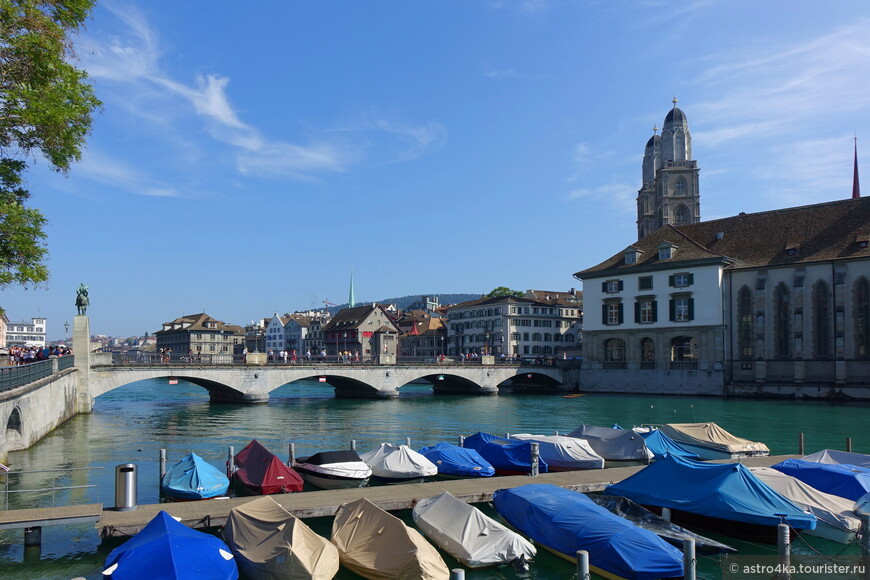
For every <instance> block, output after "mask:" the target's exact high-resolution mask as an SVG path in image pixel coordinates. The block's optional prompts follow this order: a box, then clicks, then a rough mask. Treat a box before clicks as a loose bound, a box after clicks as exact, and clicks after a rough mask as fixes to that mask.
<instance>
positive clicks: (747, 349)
mask: <svg viewBox="0 0 870 580" xmlns="http://www.w3.org/2000/svg"><path fill="white" fill-rule="evenodd" d="M752 318H753V316H752V292H751V291H750V290H749V288H748V287H746V286H743V288H741V289H740V292H738V293H737V345H738V349H739V352H740V358H742V359H747V360H748V359H751V358H752V355H753V354H754V352H753V350H754V349H753V341H752V324H753V320H752Z"/></svg>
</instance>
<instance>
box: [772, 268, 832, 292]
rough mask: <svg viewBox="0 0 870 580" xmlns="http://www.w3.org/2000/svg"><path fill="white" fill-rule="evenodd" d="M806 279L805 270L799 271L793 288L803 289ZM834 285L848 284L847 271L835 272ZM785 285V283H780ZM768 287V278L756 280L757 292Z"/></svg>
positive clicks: (793, 280) (795, 276)
mask: <svg viewBox="0 0 870 580" xmlns="http://www.w3.org/2000/svg"><path fill="white" fill-rule="evenodd" d="M805 278H806V272H805V271H804V270H798V271H796V272H795V274H794V278H793V279H792V286H793V287H795V288H803V286H804V279H805ZM820 282H824V280H820ZM832 282H833V283H834V284H844V283H845V282H846V271H845V270H836V271H834V275H833V280H832ZM780 284H783V282H780ZM766 287H767V276H759V277H758V279H756V280H755V289H756V290H759V291H760V290H764V289H765V288H766Z"/></svg>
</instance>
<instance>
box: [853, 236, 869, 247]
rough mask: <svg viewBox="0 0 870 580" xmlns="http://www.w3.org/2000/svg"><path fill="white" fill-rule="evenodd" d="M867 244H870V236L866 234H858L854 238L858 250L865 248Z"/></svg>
mask: <svg viewBox="0 0 870 580" xmlns="http://www.w3.org/2000/svg"><path fill="white" fill-rule="evenodd" d="M867 242H870V235H867V234H858V235H857V236H855V245H856V246H858V247H859V248H866V247H867V245H868V244H867Z"/></svg>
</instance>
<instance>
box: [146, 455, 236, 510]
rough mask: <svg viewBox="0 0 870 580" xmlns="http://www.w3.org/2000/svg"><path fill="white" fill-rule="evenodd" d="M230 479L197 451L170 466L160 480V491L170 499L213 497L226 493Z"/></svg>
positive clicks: (189, 499)
mask: <svg viewBox="0 0 870 580" xmlns="http://www.w3.org/2000/svg"><path fill="white" fill-rule="evenodd" d="M229 486H230V480H229V478H227V476H226V475H224V474H223V472H221V470H219V469H218V468H217V467H214V466H213V465H211V464H209V463H207V462H206V461H205V460H204V459H203V458H202V457H200V456H199V455H197V454H196V453H189V454H187V456H185V457H184V459H182V460H181V461H179V462H178V463H176V464H175V465H173V466H172V467H170V468H169V469H168V470H167V471H166V473H165V474H164V475H163V477H162V478H161V480H160V493H161V494H163V497H165V498H166V499H167V500H169V501H192V500H199V499H211V498H215V497H220V496H223V495H226V493H227V489H228V488H229Z"/></svg>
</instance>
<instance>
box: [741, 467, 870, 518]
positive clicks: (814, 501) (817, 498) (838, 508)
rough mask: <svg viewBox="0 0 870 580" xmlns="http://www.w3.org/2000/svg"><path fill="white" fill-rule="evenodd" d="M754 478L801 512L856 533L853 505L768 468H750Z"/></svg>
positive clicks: (849, 501)
mask: <svg viewBox="0 0 870 580" xmlns="http://www.w3.org/2000/svg"><path fill="white" fill-rule="evenodd" d="M749 469H750V471H752V473H753V474H755V476H756V477H757V478H758V479H760V480H761V481H762V482H764V483H765V484H766V485H767V487H769V488H771V489H772V490H773V491H775V492H777V493H778V494H779V495H781V496H783V497H785V498H786V499H789V500H791V502H792V503H793V504H795V505H797V506H798V507H799V508H801V509H802V510H805V511H808V512H810V513H811V514H813V515H814V516H816V517H817V518H819V520H821V521H823V522H825V523H828V524H830V525H832V526H834V527H836V528H841V529H842V528H845V529H847V530H849V531H850V532H857V531H858V529H859V528H860V527H861V520H859V519H858V517H857V516H856V515H855V512H854V511H852V508H853V506H854V502H853V501H852V500H850V499H845V498H842V497H839V496H836V495H831V494H829V493H825V492H823V491H819V490H817V489H816V488H814V487H812V486H811V485H808V484H806V483H804V482H803V481H801V480H799V479H798V478H796V477H792V476H791V475H788V474H785V473H782V472H781V471H777V470H775V469H772V468H770V467H750V468H749Z"/></svg>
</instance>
